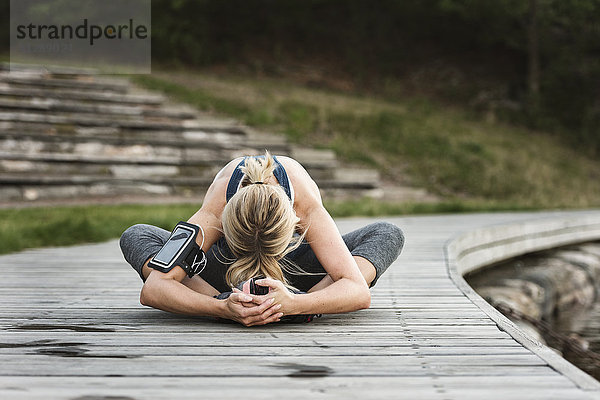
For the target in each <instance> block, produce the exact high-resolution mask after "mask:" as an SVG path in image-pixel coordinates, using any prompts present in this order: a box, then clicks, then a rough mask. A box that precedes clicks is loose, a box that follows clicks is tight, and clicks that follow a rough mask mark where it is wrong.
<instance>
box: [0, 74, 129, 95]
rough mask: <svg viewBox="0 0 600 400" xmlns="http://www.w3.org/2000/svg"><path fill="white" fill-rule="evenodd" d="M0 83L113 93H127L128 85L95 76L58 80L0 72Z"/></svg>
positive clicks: (39, 75)
mask: <svg viewBox="0 0 600 400" xmlns="http://www.w3.org/2000/svg"><path fill="white" fill-rule="evenodd" d="M0 82H3V83H9V84H11V85H17V86H21V87H23V86H25V87H35V88H61V89H80V90H90V89H91V90H102V91H108V92H113V93H121V94H122V93H127V91H128V90H129V88H130V83H129V81H128V80H126V79H122V78H119V79H117V78H104V77H99V76H95V75H88V76H79V75H77V76H74V77H65V78H59V77H57V76H56V75H50V74H46V73H43V72H32V71H23V72H20V71H19V72H6V71H0Z"/></svg>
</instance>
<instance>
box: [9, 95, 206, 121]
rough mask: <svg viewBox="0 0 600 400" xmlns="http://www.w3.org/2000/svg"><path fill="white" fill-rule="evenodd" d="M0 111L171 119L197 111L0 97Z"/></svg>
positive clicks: (183, 116)
mask: <svg viewBox="0 0 600 400" xmlns="http://www.w3.org/2000/svg"><path fill="white" fill-rule="evenodd" d="M0 111H9V112H10V111H19V112H26V111H34V112H37V113H44V112H45V113H53V114H54V113H55V112H66V113H82V114H96V115H98V114H99V115H104V116H106V115H116V116H120V115H125V116H133V117H140V116H141V117H164V118H173V119H192V118H195V117H196V116H197V112H196V111H195V110H193V109H190V108H187V107H181V108H179V109H175V108H166V107H158V106H157V105H152V106H148V105H126V104H102V103H100V104H98V103H84V102H81V101H73V100H62V99H51V98H33V99H27V100H20V99H14V98H7V97H0Z"/></svg>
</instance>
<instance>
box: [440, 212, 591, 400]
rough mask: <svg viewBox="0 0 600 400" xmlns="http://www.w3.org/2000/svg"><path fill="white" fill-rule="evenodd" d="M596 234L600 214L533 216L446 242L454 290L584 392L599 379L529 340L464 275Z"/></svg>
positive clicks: (477, 230)
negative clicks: (463, 295)
mask: <svg viewBox="0 0 600 400" xmlns="http://www.w3.org/2000/svg"><path fill="white" fill-rule="evenodd" d="M599 238H600V213H585V214H583V215H581V214H572V215H563V216H556V217H554V218H544V219H534V220H530V221H524V222H519V223H515V224H508V225H500V226H491V227H484V228H479V229H476V230H473V231H470V232H468V233H465V234H461V235H459V236H458V237H455V238H452V239H450V240H449V241H448V243H447V245H446V247H445V249H446V263H447V267H448V273H449V275H450V277H451V279H452V280H453V281H454V283H455V284H456V285H457V286H458V288H459V289H460V290H461V291H462V292H463V293H464V294H465V295H466V296H467V297H468V298H469V299H470V300H471V301H472V302H473V303H474V304H476V305H477V306H478V307H479V308H480V309H481V310H482V311H483V312H485V313H486V314H487V315H488V316H489V317H490V318H491V319H492V320H494V321H495V322H496V324H498V327H499V328H500V329H501V330H503V331H505V332H507V333H508V334H509V335H511V336H512V337H513V338H515V339H516V340H517V341H518V342H519V343H521V344H522V345H523V346H525V347H526V348H527V349H529V350H531V351H532V352H534V353H535V354H537V355H538V356H540V357H541V358H542V359H543V360H545V361H546V362H548V364H549V365H551V366H552V367H553V368H554V369H555V370H557V371H558V372H560V373H561V374H563V375H565V376H567V377H568V378H569V379H571V380H572V381H573V382H574V383H575V384H576V385H577V386H578V387H580V388H582V389H584V390H592V391H600V382H598V381H597V380H595V379H594V378H592V377H591V376H589V375H588V374H586V373H585V372H583V371H581V370H580V369H579V368H577V367H575V366H574V365H573V364H571V363H569V362H568V361H566V360H565V359H564V358H562V357H561V356H560V355H558V354H557V353H556V352H555V351H553V350H552V349H550V348H549V347H547V346H545V345H543V344H541V343H539V342H538V341H536V340H535V339H533V338H531V337H530V336H529V335H527V334H526V333H525V332H524V331H522V330H521V329H519V328H518V327H517V326H516V325H515V324H513V323H512V322H511V321H510V320H509V319H508V318H506V317H505V316H504V315H503V314H502V313H500V312H499V311H497V310H496V309H495V308H494V307H493V306H491V305H490V304H489V303H487V302H486V301H485V300H484V299H483V298H482V297H481V296H479V295H478V294H477V292H475V291H474V290H473V288H471V286H469V284H468V283H467V282H466V281H465V279H464V278H463V276H464V275H465V274H466V273H468V272H472V271H475V270H477V269H479V268H481V267H485V266H487V265H491V264H494V263H497V262H500V261H503V260H506V259H509V258H512V257H516V256H519V255H523V254H526V253H532V252H536V251H540V250H546V249H551V248H555V247H559V246H565V245H569V244H574V243H581V242H586V241H593V240H598V239H599Z"/></svg>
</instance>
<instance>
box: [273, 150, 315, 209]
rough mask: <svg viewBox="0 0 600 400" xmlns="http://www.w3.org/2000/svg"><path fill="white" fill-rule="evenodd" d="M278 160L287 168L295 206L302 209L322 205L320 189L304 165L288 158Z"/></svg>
mask: <svg viewBox="0 0 600 400" xmlns="http://www.w3.org/2000/svg"><path fill="white" fill-rule="evenodd" d="M277 159H278V160H279V162H280V163H281V164H282V165H283V167H284V168H285V170H286V172H287V174H288V177H289V179H290V182H291V183H292V186H293V187H294V193H295V199H294V200H295V205H296V206H300V207H302V206H310V205H311V204H313V203H316V204H319V203H321V194H320V192H319V187H318V186H317V184H316V183H315V181H314V180H313V179H312V178H311V176H310V175H309V174H308V172H307V171H306V169H305V168H304V167H303V166H302V164H300V163H299V162H298V161H296V160H295V159H293V158H292V157H288V156H277Z"/></svg>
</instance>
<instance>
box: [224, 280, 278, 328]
mask: <svg viewBox="0 0 600 400" xmlns="http://www.w3.org/2000/svg"><path fill="white" fill-rule="evenodd" d="M224 301H225V302H226V303H225V310H226V311H225V312H226V316H225V317H226V318H227V319H231V320H233V321H237V322H239V323H240V324H242V325H244V326H254V325H266V324H269V323H271V322H278V321H279V319H280V318H281V317H282V316H283V314H282V313H281V312H280V311H279V310H280V308H281V305H280V304H277V303H275V300H274V299H272V298H269V297H266V296H253V295H248V294H245V293H242V292H241V291H240V290H238V289H234V290H233V293H232V294H231V295H230V296H229V297H228V298H227V299H226V300H224Z"/></svg>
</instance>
